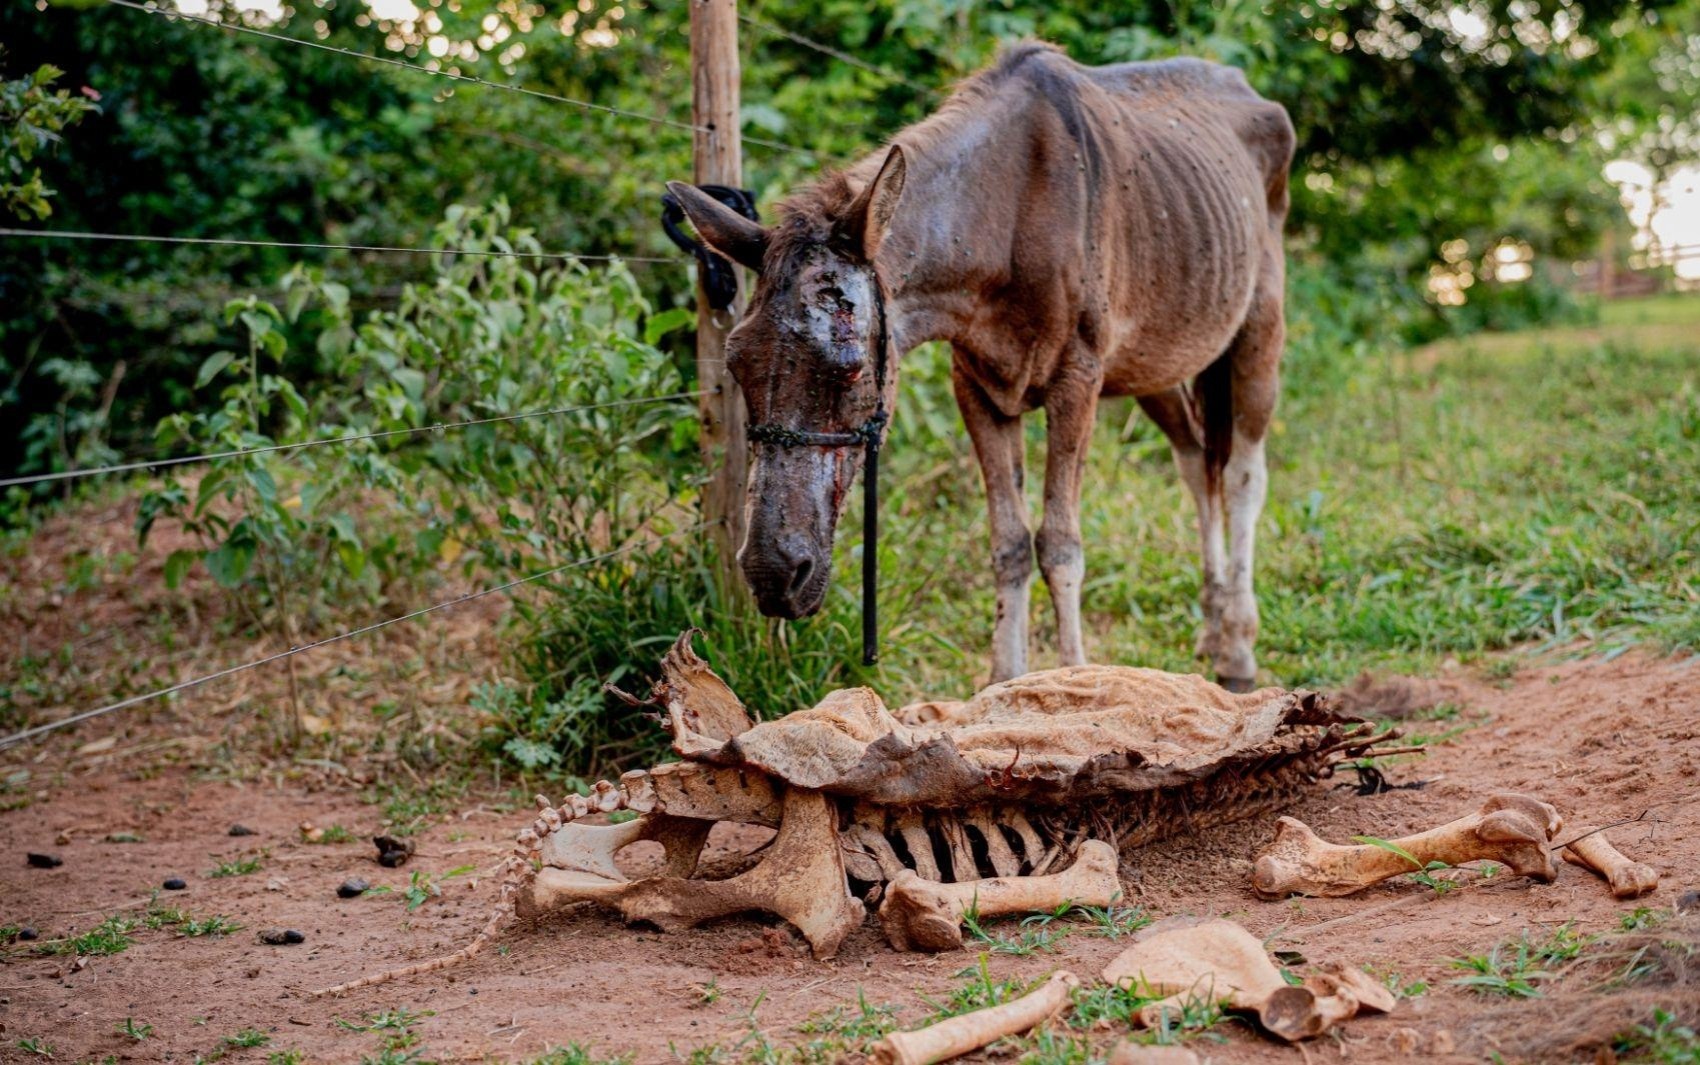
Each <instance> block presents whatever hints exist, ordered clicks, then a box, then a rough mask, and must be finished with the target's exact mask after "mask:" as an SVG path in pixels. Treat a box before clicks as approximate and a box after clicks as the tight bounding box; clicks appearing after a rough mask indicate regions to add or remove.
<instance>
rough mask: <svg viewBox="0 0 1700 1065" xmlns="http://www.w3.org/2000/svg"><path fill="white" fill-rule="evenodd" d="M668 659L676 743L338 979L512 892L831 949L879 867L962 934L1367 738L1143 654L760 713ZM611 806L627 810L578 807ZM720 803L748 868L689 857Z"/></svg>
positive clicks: (547, 825) (911, 925)
mask: <svg viewBox="0 0 1700 1065" xmlns="http://www.w3.org/2000/svg"><path fill="white" fill-rule="evenodd" d="M662 673H663V679H662V681H661V682H660V683H659V684H658V685H657V686H656V692H655V701H657V702H659V703H660V704H661V705H662V706H663V707H664V708H665V709H666V711H667V718H668V724H669V727H670V730H671V732H672V734H673V746H674V749H675V750H676V751H677V752H678V753H679V754H680V755H681V756H682V757H683V758H684V759H685V760H684V761H680V762H674V763H668V764H665V765H659V766H655V767H653V768H651V769H646V770H639V771H636V772H632V773H627V774H626V775H625V776H624V777H622V778H621V780H620V782H619V783H618V784H613V783H609V782H606V781H605V782H602V783H599V784H597V785H596V788H595V790H594V791H593V793H592V794H591V795H589V796H585V797H580V796H573V797H571V798H569V799H567V800H566V801H565V802H562V803H559V804H553V803H550V802H548V801H547V800H544V799H541V798H540V799H539V802H540V804H541V807H542V809H541V812H540V813H539V815H538V817H537V818H536V820H534V821H533V822H532V824H531V825H529V826H528V827H527V828H525V829H524V830H522V831H521V832H520V834H519V837H518V840H517V842H516V847H515V854H514V856H513V857H512V858H511V859H510V860H509V862H508V864H507V866H506V868H505V875H504V878H503V882H502V890H501V898H500V899H499V900H498V902H497V904H496V908H495V910H494V911H493V912H492V914H491V917H490V919H489V920H488V921H487V922H486V924H485V926H484V928H483V930H482V931H481V932H480V933H479V936H478V938H477V939H476V940H475V941H474V942H473V943H471V944H469V945H468V946H467V947H464V948H462V949H461V950H459V951H457V952H455V953H454V954H452V955H449V956H447V957H445V958H440V959H436V960H434V961H430V962H424V963H421V964H419V965H415V966H411V967H409V968H407V969H403V970H398V971H397V972H395V973H390V974H384V975H383V976H379V977H373V978H369V979H367V980H362V981H357V982H355V983H353V984H346V985H342V986H341V987H338V988H332V989H330V990H331V991H342V990H349V989H352V988H354V987H361V986H367V985H368V984H371V983H376V982H379V981H381V980H383V979H386V978H388V977H390V976H397V975H411V974H415V973H420V972H428V971H431V970H433V969H438V968H442V967H444V966H446V965H449V964H452V963H454V962H457V961H459V960H462V959H464V958H467V957H470V956H471V955H473V954H475V953H476V952H477V951H478V950H479V949H481V948H482V947H483V946H484V945H485V944H486V943H487V942H489V941H490V940H491V939H492V938H493V937H494V936H495V935H497V934H498V933H499V932H500V930H501V928H502V926H503V925H504V923H505V922H506V921H507V920H508V919H509V918H510V917H511V916H512V914H513V913H514V912H515V911H516V910H517V911H518V912H522V913H543V912H548V911H551V910H555V909H559V908H561V907H563V906H567V905H571V904H573V903H578V902H595V903H598V904H601V905H604V906H608V907H611V908H613V909H616V910H618V911H619V912H620V913H622V914H623V915H624V916H625V917H627V918H628V919H630V920H641V921H647V922H649V923H651V924H655V925H658V926H660V927H661V928H663V929H669V930H671V929H680V928H686V927H689V926H691V925H695V924H698V923H700V922H702V921H705V920H709V919H712V918H715V917H719V916H723V915H726V914H731V913H736V912H741V911H749V910H760V911H766V912H770V913H775V914H778V915H779V916H781V917H783V918H785V919H786V920H787V921H790V922H791V923H792V924H793V925H795V926H796V927H797V928H798V930H799V931H801V932H802V933H803V935H804V937H805V938H806V939H807V940H808V942H809V944H810V946H811V947H812V948H813V950H814V953H815V954H816V956H817V957H823V958H824V957H830V956H831V955H832V954H833V953H835V952H836V951H837V950H838V947H839V945H840V944H841V943H842V942H843V940H844V937H845V936H846V935H848V934H849V933H850V931H851V930H853V929H854V928H856V927H857V926H858V925H859V924H860V923H861V922H862V920H863V918H864V916H865V914H866V907H865V906H864V903H863V902H862V901H861V900H860V899H858V898H857V897H856V894H855V891H861V892H864V893H867V892H868V891H869V890H870V889H872V888H873V887H874V886H876V885H880V886H881V888H880V892H881V893H882V894H883V896H884V899H885V903H884V906H883V908H882V910H881V919H882V923H883V924H884V925H885V928H886V930H887V933H888V936H889V937H890V938H891V940H892V941H893V943H894V945H897V946H899V947H905V948H911V949H912V948H917V947H918V948H921V949H941V948H943V947H947V946H952V945H955V943H956V942H957V941H958V934H957V932H956V923H957V921H958V919H959V918H960V916H961V915H962V913H963V912H964V911H965V910H967V909H970V908H974V907H978V908H979V909H980V910H981V911H982V912H987V913H991V912H998V911H1001V910H1006V909H1009V908H1011V907H1014V908H1020V909H1049V908H1052V907H1054V906H1056V905H1059V904H1061V903H1064V902H1067V901H1078V902H1083V903H1091V904H1098V905H1102V904H1105V903H1108V902H1109V901H1110V899H1111V897H1112V896H1113V895H1114V894H1115V892H1116V883H1117V881H1116V871H1115V866H1116V853H1117V851H1118V850H1120V851H1123V852H1125V851H1126V850H1128V849H1129V848H1131V847H1135V846H1138V845H1140V844H1143V843H1146V842H1149V841H1151V840H1154V839H1158V838H1161V837H1163V836H1165V835H1167V834H1169V833H1171V832H1173V831H1177V830H1182V829H1196V828H1199V827H1202V826H1204V825H1208V824H1213V823H1219V822H1221V821H1226V820H1233V819H1236V818H1240V817H1247V816H1251V815H1253V814H1257V813H1262V812H1266V811H1268V810H1270V809H1272V808H1274V807H1276V806H1279V805H1281V804H1282V803H1284V802H1286V801H1288V800H1290V799H1291V798H1293V797H1294V796H1295V795H1296V794H1297V793H1298V792H1299V791H1300V790H1301V789H1302V788H1303V787H1305V786H1306V785H1308V784H1309V783H1311V782H1312V781H1314V780H1315V779H1316V778H1317V776H1319V775H1321V774H1322V773H1324V772H1326V771H1327V769H1328V767H1329V766H1330V765H1331V764H1332V763H1333V762H1335V761H1337V760H1338V759H1340V758H1342V757H1345V756H1347V755H1350V754H1359V753H1362V752H1363V751H1364V750H1365V749H1366V748H1369V747H1370V746H1371V745H1372V744H1373V743H1374V742H1375V739H1377V738H1371V737H1368V736H1367V735H1366V734H1365V731H1366V729H1365V728H1364V727H1356V728H1351V729H1347V728H1344V727H1342V726H1343V725H1344V724H1345V723H1346V722H1347V721H1349V720H1350V719H1347V718H1343V717H1340V716H1337V715H1335V714H1333V713H1331V712H1330V711H1329V710H1328V709H1327V708H1326V707H1324V706H1323V705H1322V703H1321V701H1320V700H1319V699H1317V698H1316V697H1315V696H1313V695H1309V694H1306V693H1289V692H1284V691H1280V690H1277V689H1265V690H1263V691H1260V692H1254V693H1251V694H1248V695H1233V694H1230V693H1228V692H1226V691H1223V690H1222V689H1220V688H1217V687H1216V686H1214V685H1212V684H1209V683H1208V682H1207V681H1203V680H1202V679H1200V678H1194V677H1184V676H1177V675H1173V674H1165V673H1159V672H1156V671H1152V670H1133V669H1121V668H1118V667H1104V666H1086V667H1074V668H1069V669H1061V670H1052V671H1049V672H1048V673H1036V674H1029V675H1027V676H1025V677H1022V678H1019V679H1018V680H1016V681H1012V682H1009V683H1007V684H1002V685H994V686H993V687H991V688H988V689H986V690H985V691H983V692H981V693H980V694H979V695H977V696H975V698H974V699H972V700H969V701H968V702H965V703H956V704H949V705H948V706H947V707H945V709H944V711H941V710H940V706H941V704H926V705H925V706H924V707H919V708H913V709H912V711H911V712H904V711H899V712H898V713H897V714H892V713H890V712H888V711H887V710H886V709H885V707H884V705H883V704H882V703H880V701H879V699H878V697H877V696H875V695H874V694H873V693H872V692H871V691H868V690H867V689H847V690H845V691H840V692H834V693H833V694H832V695H830V696H828V697H827V699H826V700H824V701H823V702H822V703H821V704H820V705H819V706H817V707H815V708H813V709H811V710H805V711H800V712H798V713H795V714H791V715H789V716H787V717H784V718H780V719H776V720H772V721H767V722H764V723H762V724H759V725H757V724H755V723H754V722H753V721H752V719H751V718H750V716H749V714H748V713H747V712H746V711H745V710H744V708H743V705H742V704H741V703H739V702H738V700H737V697H736V696H735V695H733V693H732V692H731V690H730V689H729V688H727V687H726V685H725V683H724V682H722V681H721V679H720V678H719V677H717V676H715V674H714V673H713V672H712V671H711V670H709V668H708V666H707V664H706V663H704V662H703V661H702V659H700V658H698V657H697V655H696V654H695V653H694V652H693V651H692V649H691V646H690V641H689V634H687V635H686V636H684V637H681V638H680V640H679V641H678V643H677V644H676V645H675V646H674V647H673V649H672V650H671V651H670V652H669V653H668V654H667V656H666V658H665V659H664V660H663V662H662ZM619 811H630V812H633V813H636V814H637V815H638V816H637V817H636V818H635V819H633V820H630V821H626V822H624V823H620V824H606V823H590V822H588V821H586V820H585V819H586V818H591V817H592V816H593V815H605V814H609V813H614V812H619ZM599 820H605V819H601V818H599ZM721 822H731V823H738V824H745V825H756V826H765V827H769V828H773V829H776V830H777V831H776V833H775V836H774V838H773V841H772V842H771V843H770V844H768V845H767V846H766V847H764V848H763V849H762V850H761V851H760V852H759V853H758V854H757V855H756V856H755V861H754V862H753V864H750V865H749V866H748V867H747V868H744V869H743V870H742V871H740V872H737V873H735V874H734V875H732V876H729V877H725V878H723V879H707V878H703V877H701V876H699V875H698V859H699V857H700V855H701V853H702V850H703V847H704V844H705V842H706V840H707V838H708V834H709V830H710V829H711V828H712V827H713V826H714V825H715V824H717V823H721ZM639 840H654V841H657V842H659V843H660V844H661V846H662V849H663V853H664V858H663V861H662V868H661V869H660V871H659V872H658V873H656V874H655V875H652V876H646V877H642V878H640V879H636V880H631V879H627V877H626V876H625V874H624V873H623V872H622V871H621V869H620V867H619V865H618V864H617V862H616V857H617V856H618V854H619V852H620V851H621V850H623V849H624V848H626V847H627V846H630V845H631V844H633V843H635V842H638V841H639ZM1089 841H1097V842H1095V843H1094V842H1089ZM944 885H952V886H950V887H948V888H947V887H945V886H944ZM853 889H854V890H853ZM965 900H966V901H965ZM976 900H978V901H977V902H976Z"/></svg>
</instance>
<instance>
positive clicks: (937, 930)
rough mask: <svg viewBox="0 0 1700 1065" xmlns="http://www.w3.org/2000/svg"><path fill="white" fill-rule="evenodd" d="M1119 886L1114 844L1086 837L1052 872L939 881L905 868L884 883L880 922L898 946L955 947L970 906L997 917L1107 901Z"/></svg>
mask: <svg viewBox="0 0 1700 1065" xmlns="http://www.w3.org/2000/svg"><path fill="white" fill-rule="evenodd" d="M1120 890H1121V883H1120V881H1119V880H1118V879H1117V877H1116V852H1115V848H1113V847H1111V846H1110V845H1109V844H1108V843H1104V842H1102V841H1101V840H1090V841H1088V842H1086V843H1085V844H1082V845H1081V848H1080V857H1079V858H1078V859H1077V860H1076V861H1075V863H1074V864H1073V865H1071V866H1069V867H1068V868H1067V869H1065V870H1064V871H1062V872H1060V873H1055V874H1052V875H1051V876H1016V877H1001V876H1000V877H993V878H991V879H989V880H970V881H966V882H964V883H958V884H939V883H934V882H931V881H927V880H923V879H921V878H920V877H919V876H917V875H915V874H914V873H912V872H909V871H907V870H905V871H904V872H902V873H900V874H898V875H897V876H896V877H895V878H894V879H893V880H892V881H891V883H889V884H888V885H886V889H885V899H884V901H883V902H881V903H880V924H881V925H883V926H884V927H885V934H886V938H887V939H889V940H890V941H891V945H892V946H894V947H896V948H897V949H898V950H955V949H958V948H960V947H961V946H962V928H961V925H962V915H963V914H965V913H967V912H968V911H969V910H974V911H975V912H977V913H978V914H979V915H980V916H982V917H996V916H999V915H1000V914H1008V913H1034V912H1041V911H1044V910H1051V909H1055V908H1056V907H1058V906H1060V905H1062V904H1063V903H1066V902H1078V903H1084V904H1086V905H1089V906H1108V905H1109V904H1110V903H1111V902H1112V901H1113V900H1114V899H1115V897H1116V894H1117V893H1118V892H1119V891H1120Z"/></svg>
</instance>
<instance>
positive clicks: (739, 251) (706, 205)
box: [667, 181, 767, 273]
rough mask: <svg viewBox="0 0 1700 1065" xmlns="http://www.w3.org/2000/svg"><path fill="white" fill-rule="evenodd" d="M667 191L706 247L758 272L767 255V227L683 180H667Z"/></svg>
mask: <svg viewBox="0 0 1700 1065" xmlns="http://www.w3.org/2000/svg"><path fill="white" fill-rule="evenodd" d="M667 191H668V192H670V193H672V194H673V196H674V198H675V199H677V200H678V201H679V206H680V207H683V208H684V209H685V217H686V218H689V219H690V220H691V225H693V226H696V228H697V232H698V233H699V234H701V235H702V239H703V240H704V241H706V242H707V243H708V246H709V247H711V248H713V249H714V250H715V251H717V252H719V253H720V254H721V255H724V256H726V258H728V259H731V260H732V261H733V262H735V263H739V264H741V265H743V266H747V267H749V268H750V269H751V270H754V271H756V272H758V273H759V272H761V260H762V256H764V255H766V254H767V230H765V229H763V228H762V226H761V223H759V222H752V221H750V220H749V219H748V218H745V217H744V216H743V215H741V214H739V213H738V212H737V211H734V210H732V208H730V207H728V206H726V205H725V204H723V203H721V202H720V201H719V200H717V199H715V198H714V197H713V196H710V195H709V194H708V193H706V192H703V191H702V190H701V189H699V188H697V187H696V186H695V185H688V184H686V183H685V182H683V181H669V182H668V183H667Z"/></svg>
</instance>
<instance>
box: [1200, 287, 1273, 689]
mask: <svg viewBox="0 0 1700 1065" xmlns="http://www.w3.org/2000/svg"><path fill="white" fill-rule="evenodd" d="M1284 339H1285V325H1284V322H1283V319H1282V309H1281V304H1280V303H1279V301H1278V300H1268V301H1262V302H1259V303H1256V304H1254V305H1253V308H1252V313H1251V315H1250V316H1249V317H1248V318H1247V320H1246V323H1245V325H1243V326H1242V327H1241V328H1240V332H1239V335H1238V336H1237V337H1236V338H1235V340H1234V343H1233V344H1232V345H1231V346H1230V347H1229V349H1228V352H1227V354H1225V355H1224V356H1223V357H1222V360H1221V362H1223V363H1225V364H1226V366H1225V368H1224V369H1223V372H1222V376H1224V377H1226V378H1227V380H1226V382H1224V383H1222V384H1219V385H1218V386H1217V387H1216V389H1215V390H1213V391H1212V392H1211V393H1209V394H1206V395H1205V397H1204V399H1205V403H1206V404H1207V406H1206V409H1205V412H1204V416H1205V441H1206V443H1205V448H1206V462H1207V463H1210V464H1212V465H1215V464H1219V472H1218V473H1217V474H1216V480H1217V482H1218V484H1219V487H1220V492H1221V499H1222V504H1223V510H1224V515H1223V520H1224V522H1225V524H1226V526H1227V534H1228V535H1227V541H1228V543H1227V547H1228V557H1227V569H1226V572H1224V573H1223V574H1222V575H1221V577H1222V580H1221V590H1220V593H1219V595H1220V598H1219V599H1218V601H1217V603H1216V607H1217V613H1216V619H1217V639H1216V644H1215V646H1214V647H1213V648H1212V649H1211V650H1212V657H1213V659H1214V662H1215V667H1216V676H1217V678H1218V680H1219V681H1220V682H1221V684H1222V685H1223V686H1224V687H1227V688H1230V689H1233V690H1239V691H1245V690H1250V689H1251V688H1252V687H1253V685H1254V684H1255V683H1256V678H1257V657H1256V654H1255V652H1254V650H1253V646H1254V644H1255V643H1256V641H1257V629H1258V616H1257V595H1256V593H1255V591H1254V590H1253V587H1252V570H1253V556H1254V554H1255V552H1256V546H1257V522H1258V519H1259V518H1260V517H1261V516H1262V514H1263V504H1264V501H1265V499H1266V498H1267V496H1268V494H1269V471H1268V466H1267V463H1266V460H1265V458H1264V452H1263V441H1264V437H1265V435H1266V434H1267V433H1268V430H1269V422H1270V419H1271V418H1272V417H1273V415H1274V412H1275V399H1276V395H1277V393H1278V391H1279V389H1280V360H1281V347H1282V343H1283V341H1284ZM1207 372H1208V371H1207ZM1224 385H1225V392H1226V396H1225V397H1224V396H1223V395H1222V394H1221V393H1222V391H1224V387H1223V386H1224ZM1224 398H1225V399H1226V402H1225V403H1223V402H1222V401H1223V399H1224ZM1212 402H1214V403H1217V404H1218V405H1219V406H1225V407H1226V408H1227V409H1226V410H1221V409H1217V410H1211V409H1210V408H1209V406H1208V405H1209V404H1211V403H1212ZM1213 437H1214V438H1215V439H1214V440H1213V439H1212V438H1213Z"/></svg>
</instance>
